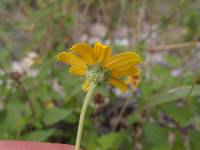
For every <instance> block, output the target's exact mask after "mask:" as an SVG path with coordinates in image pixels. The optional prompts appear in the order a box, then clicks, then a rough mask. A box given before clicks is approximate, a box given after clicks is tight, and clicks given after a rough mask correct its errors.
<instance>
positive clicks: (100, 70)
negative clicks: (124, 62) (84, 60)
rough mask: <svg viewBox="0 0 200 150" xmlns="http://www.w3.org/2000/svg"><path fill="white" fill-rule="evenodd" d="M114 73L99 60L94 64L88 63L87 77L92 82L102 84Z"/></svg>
mask: <svg viewBox="0 0 200 150" xmlns="http://www.w3.org/2000/svg"><path fill="white" fill-rule="evenodd" d="M111 75H112V70H108V69H106V68H105V67H103V66H102V64H101V63H100V62H99V63H97V64H94V65H87V69H86V77H87V79H88V80H89V82H90V83H91V84H95V85H97V86H100V85H102V84H104V83H105V82H107V81H108V80H109V79H110V77H111Z"/></svg>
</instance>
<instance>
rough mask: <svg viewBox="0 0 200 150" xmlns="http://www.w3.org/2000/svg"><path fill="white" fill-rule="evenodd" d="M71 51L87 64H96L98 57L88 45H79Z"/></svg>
mask: <svg viewBox="0 0 200 150" xmlns="http://www.w3.org/2000/svg"><path fill="white" fill-rule="evenodd" d="M70 50H72V51H73V52H75V53H77V54H78V55H79V56H80V57H81V58H82V59H83V60H84V61H85V62H86V63H87V64H94V63H95V62H96V55H95V53H94V50H93V48H92V47H90V45H88V44H86V43H78V44H76V45H74V46H73V47H72V48H71V49H70Z"/></svg>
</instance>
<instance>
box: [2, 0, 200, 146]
mask: <svg viewBox="0 0 200 150" xmlns="http://www.w3.org/2000/svg"><path fill="white" fill-rule="evenodd" d="M0 9H1V10H0V16H1V23H0V139H7V140H32V141H47V142H58V143H69V144H74V143H75V138H76V130H77V125H78V119H79V114H80V110H81V106H82V103H83V101H82V100H83V97H84V95H85V93H84V92H83V91H82V90H81V86H82V82H83V80H84V79H83V78H82V77H80V78H79V77H76V76H73V75H71V74H69V73H68V71H67V70H68V66H67V65H63V64H61V63H59V62H57V60H56V54H57V53H58V52H60V51H63V50H68V49H69V47H70V46H72V45H73V43H76V42H80V41H81V40H86V41H94V39H99V38H100V39H102V40H105V41H106V42H108V43H109V42H110V43H112V44H111V47H112V48H113V49H114V50H113V53H118V52H122V51H128V50H132V51H134V52H137V53H139V54H141V56H142V59H143V62H144V63H143V65H142V66H141V73H142V77H141V85H140V86H139V88H138V89H137V90H136V91H135V92H133V91H129V93H126V94H120V93H119V92H118V91H116V90H113V88H112V87H111V86H110V85H109V86H102V87H99V88H98V89H97V92H96V93H95V98H94V99H93V102H94V103H95V102H96V103H97V104H96V103H95V104H94V103H92V104H91V106H92V107H90V108H89V110H88V112H87V115H86V121H85V130H84V135H83V141H82V147H83V148H84V149H86V150H118V149H119V150H121V149H124V150H132V149H144V150H189V149H190V150H199V149H200V144H199V138H200V134H199V133H200V121H199V120H200V117H199V116H200V105H199V100H200V85H199V84H196V83H194V81H195V79H196V77H197V76H198V75H199V68H200V66H199V47H198V46H195V45H194V46H191V47H188V46H183V47H180V48H172V49H171V48H168V47H167V48H165V47H164V48H161V49H158V52H157V51H156V52H151V51H150V52H149V51H148V50H147V49H148V48H149V47H150V49H151V45H153V46H155V47H157V44H158V43H159V44H161V43H162V44H164V45H166V44H170V43H178V42H189V43H190V42H191V41H192V43H193V41H199V38H200V19H199V18H200V11H199V10H200V2H199V0H193V1H191V0H179V1H153V0H150V1H136V0H133V1H128V0H125V1H120V0H118V1H116V2H113V1H105V0H104V1H103V0H92V1H90V0H84V1H72V0H1V1H0ZM96 23H97V25H99V23H100V25H101V24H103V27H105V28H106V30H107V33H106V35H105V37H103V36H102V37H95V36H94V35H96V34H97V35H98V34H100V33H101V32H102V31H101V29H99V28H98V30H97V31H96V29H95V31H94V29H93V25H94V24H96ZM124 27H125V28H124ZM118 28H119V29H118ZM115 31H116V32H115ZM94 32H95V33H94ZM96 32H97V33H96ZM126 34H127V35H126ZM124 36H127V38H124ZM123 38H124V39H123ZM116 39H117V40H116ZM107 40H108V41H107ZM109 40H111V41H109ZM115 40H116V41H118V43H117V42H115ZM120 40H122V41H121V42H122V43H123V40H124V41H125V43H126V42H127V41H128V42H127V43H129V44H128V45H126V46H124V45H123V44H121V43H120V42H119V41H120ZM194 43H195V42H194ZM173 45H175V47H176V46H177V45H176V44H173ZM183 45H184V44H183ZM186 45H187V44H186ZM189 45H190V44H189ZM158 47H159V45H158ZM33 52H34V53H35V54H37V55H38V56H37V57H36V58H34V60H30V58H29V56H28V55H30V53H33ZM24 60H25V61H24ZM160 60H162V61H160ZM30 61H31V62H32V61H33V62H32V65H30V66H28V67H27V69H26V65H27V64H29V63H30ZM16 62H17V63H18V66H17V67H16V66H15V67H14V63H16ZM21 62H23V63H22V65H21V66H19V63H21ZM13 68H15V69H16V68H17V69H19V68H20V69H22V70H23V69H25V70H23V71H22V73H21V72H20V71H21V70H20V71H19V70H17V71H16V70H14V69H13ZM174 72H175V73H174ZM194 85H195V86H194ZM190 90H191V91H190ZM131 94H133V95H131ZM127 98H130V99H131V100H130V101H131V102H130V104H129V105H128V108H127V109H126V111H125V113H124V114H123V115H122V118H121V120H120V123H119V125H118V127H117V130H115V131H112V128H113V123H114V121H115V120H116V118H117V116H118V113H119V111H120V109H121V107H122V106H121V105H124V103H125V101H126V99H127ZM133 100H134V101H133ZM119 101H120V102H119Z"/></svg>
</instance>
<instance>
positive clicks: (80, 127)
mask: <svg viewBox="0 0 200 150" xmlns="http://www.w3.org/2000/svg"><path fill="white" fill-rule="evenodd" d="M95 88H96V85H94V84H92V85H91V86H90V89H89V91H88V92H87V95H86V96H85V100H84V102H83V106H82V109H81V114H80V119H79V125H78V132H77V137H76V147H75V150H80V145H81V137H82V132H83V125H84V120H85V113H86V110H87V107H88V104H89V102H90V99H91V97H92V95H93V93H94V91H95Z"/></svg>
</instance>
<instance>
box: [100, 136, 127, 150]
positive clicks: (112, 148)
mask: <svg viewBox="0 0 200 150" xmlns="http://www.w3.org/2000/svg"><path fill="white" fill-rule="evenodd" d="M123 140H124V134H122V133H111V134H107V135H102V136H101V137H100V138H99V139H98V143H99V144H100V145H101V148H102V149H103V150H104V149H105V150H116V149H119V146H120V145H121V143H122V142H123Z"/></svg>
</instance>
